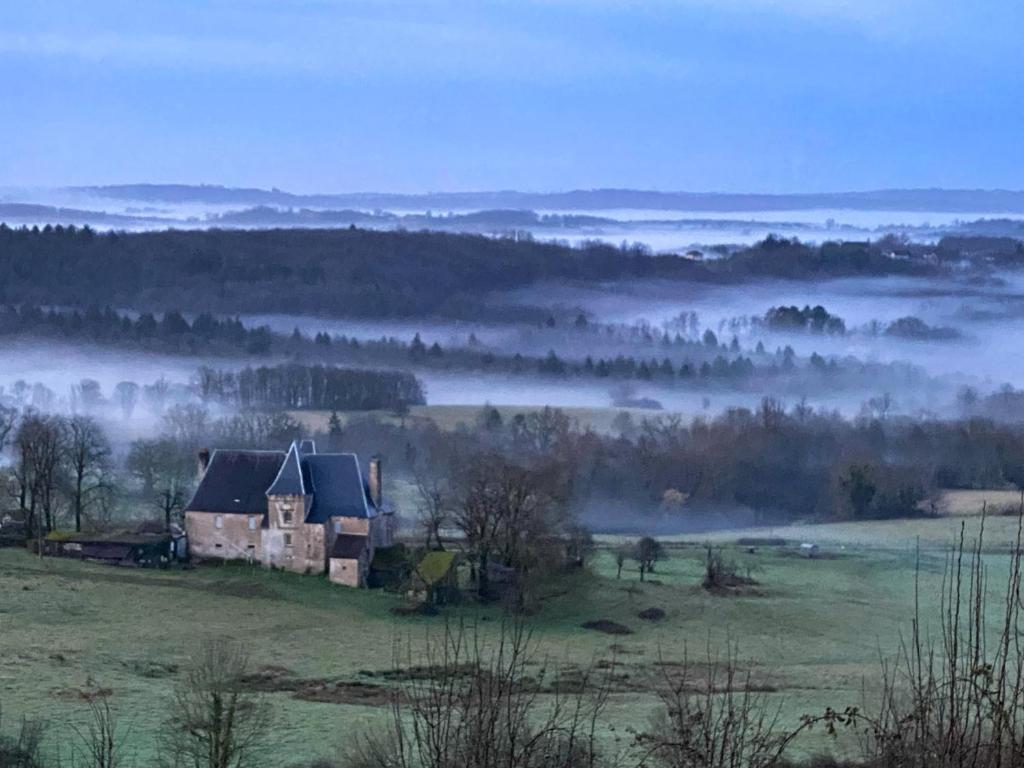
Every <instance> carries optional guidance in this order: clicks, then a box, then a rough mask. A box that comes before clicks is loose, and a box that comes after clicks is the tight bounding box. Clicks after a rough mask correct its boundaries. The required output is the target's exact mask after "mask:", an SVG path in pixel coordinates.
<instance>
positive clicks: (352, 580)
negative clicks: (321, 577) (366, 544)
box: [329, 557, 367, 587]
mask: <svg viewBox="0 0 1024 768" xmlns="http://www.w3.org/2000/svg"><path fill="white" fill-rule="evenodd" d="M366 570H367V569H366V561H365V560H364V559H363V558H359V559H358V560H351V559H347V558H340V557H332V558H331V570H330V574H329V578H330V580H331V581H332V582H334V583H335V584H341V585H343V586H346V587H361V586H363V585H365V584H366Z"/></svg>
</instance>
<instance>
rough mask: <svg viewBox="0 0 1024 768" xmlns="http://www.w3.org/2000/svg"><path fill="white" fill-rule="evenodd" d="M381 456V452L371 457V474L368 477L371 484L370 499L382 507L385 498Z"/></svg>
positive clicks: (376, 505)
mask: <svg viewBox="0 0 1024 768" xmlns="http://www.w3.org/2000/svg"><path fill="white" fill-rule="evenodd" d="M381 472H382V468H381V458H380V455H379V454H374V455H373V456H371V457H370V466H369V476H368V477H367V479H366V482H367V485H369V486H370V501H372V502H373V505H374V506H375V507H377V509H380V507H381V504H382V503H383V500H384V478H383V476H382V474H381Z"/></svg>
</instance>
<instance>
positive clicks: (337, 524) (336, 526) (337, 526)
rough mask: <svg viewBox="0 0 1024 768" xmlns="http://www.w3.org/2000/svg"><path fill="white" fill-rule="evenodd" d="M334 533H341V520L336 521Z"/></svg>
mask: <svg viewBox="0 0 1024 768" xmlns="http://www.w3.org/2000/svg"><path fill="white" fill-rule="evenodd" d="M334 532H335V533H341V520H335V521H334Z"/></svg>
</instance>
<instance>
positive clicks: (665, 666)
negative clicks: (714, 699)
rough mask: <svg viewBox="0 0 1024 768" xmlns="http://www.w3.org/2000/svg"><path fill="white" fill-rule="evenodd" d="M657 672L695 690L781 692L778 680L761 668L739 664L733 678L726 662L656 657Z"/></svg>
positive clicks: (683, 686) (660, 675)
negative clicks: (746, 667) (657, 659)
mask: <svg viewBox="0 0 1024 768" xmlns="http://www.w3.org/2000/svg"><path fill="white" fill-rule="evenodd" d="M652 666H653V672H654V674H655V676H656V679H657V678H660V679H661V680H662V681H667V682H669V683H670V684H671V685H673V686H677V685H678V686H682V688H683V690H686V691H692V692H694V693H706V692H707V691H709V690H710V691H711V692H712V693H729V692H732V693H737V692H746V693H777V692H778V691H779V690H780V689H779V687H778V682H779V681H778V680H777V679H774V678H769V677H768V675H767V674H765V673H764V672H763V671H759V670H758V669H756V668H754V669H745V668H742V667H738V668H736V669H735V670H734V672H733V674H732V676H731V679H730V676H729V674H728V673H727V670H726V669H725V666H724V665H723V664H710V663H708V662H691V661H664V660H663V661H656V662H654V664H653V665H652Z"/></svg>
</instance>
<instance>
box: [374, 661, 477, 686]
mask: <svg viewBox="0 0 1024 768" xmlns="http://www.w3.org/2000/svg"><path fill="white" fill-rule="evenodd" d="M475 671H476V668H475V666H474V665H473V664H471V663H469V662H466V663H464V664H460V665H458V666H457V667H455V668H454V669H445V668H444V667H440V666H431V665H428V664H423V665H414V666H411V667H402V668H399V669H383V670H378V671H373V670H369V669H364V670H362V671H361V672H360V673H359V674H360V675H362V676H363V677H376V678H380V679H381V680H394V681H397V682H408V681H410V680H435V679H437V678H438V677H439V676H442V675H443V676H448V677H450V676H452V675H455V676H457V677H468V676H470V675H471V674H473V673H474V672H475Z"/></svg>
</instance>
